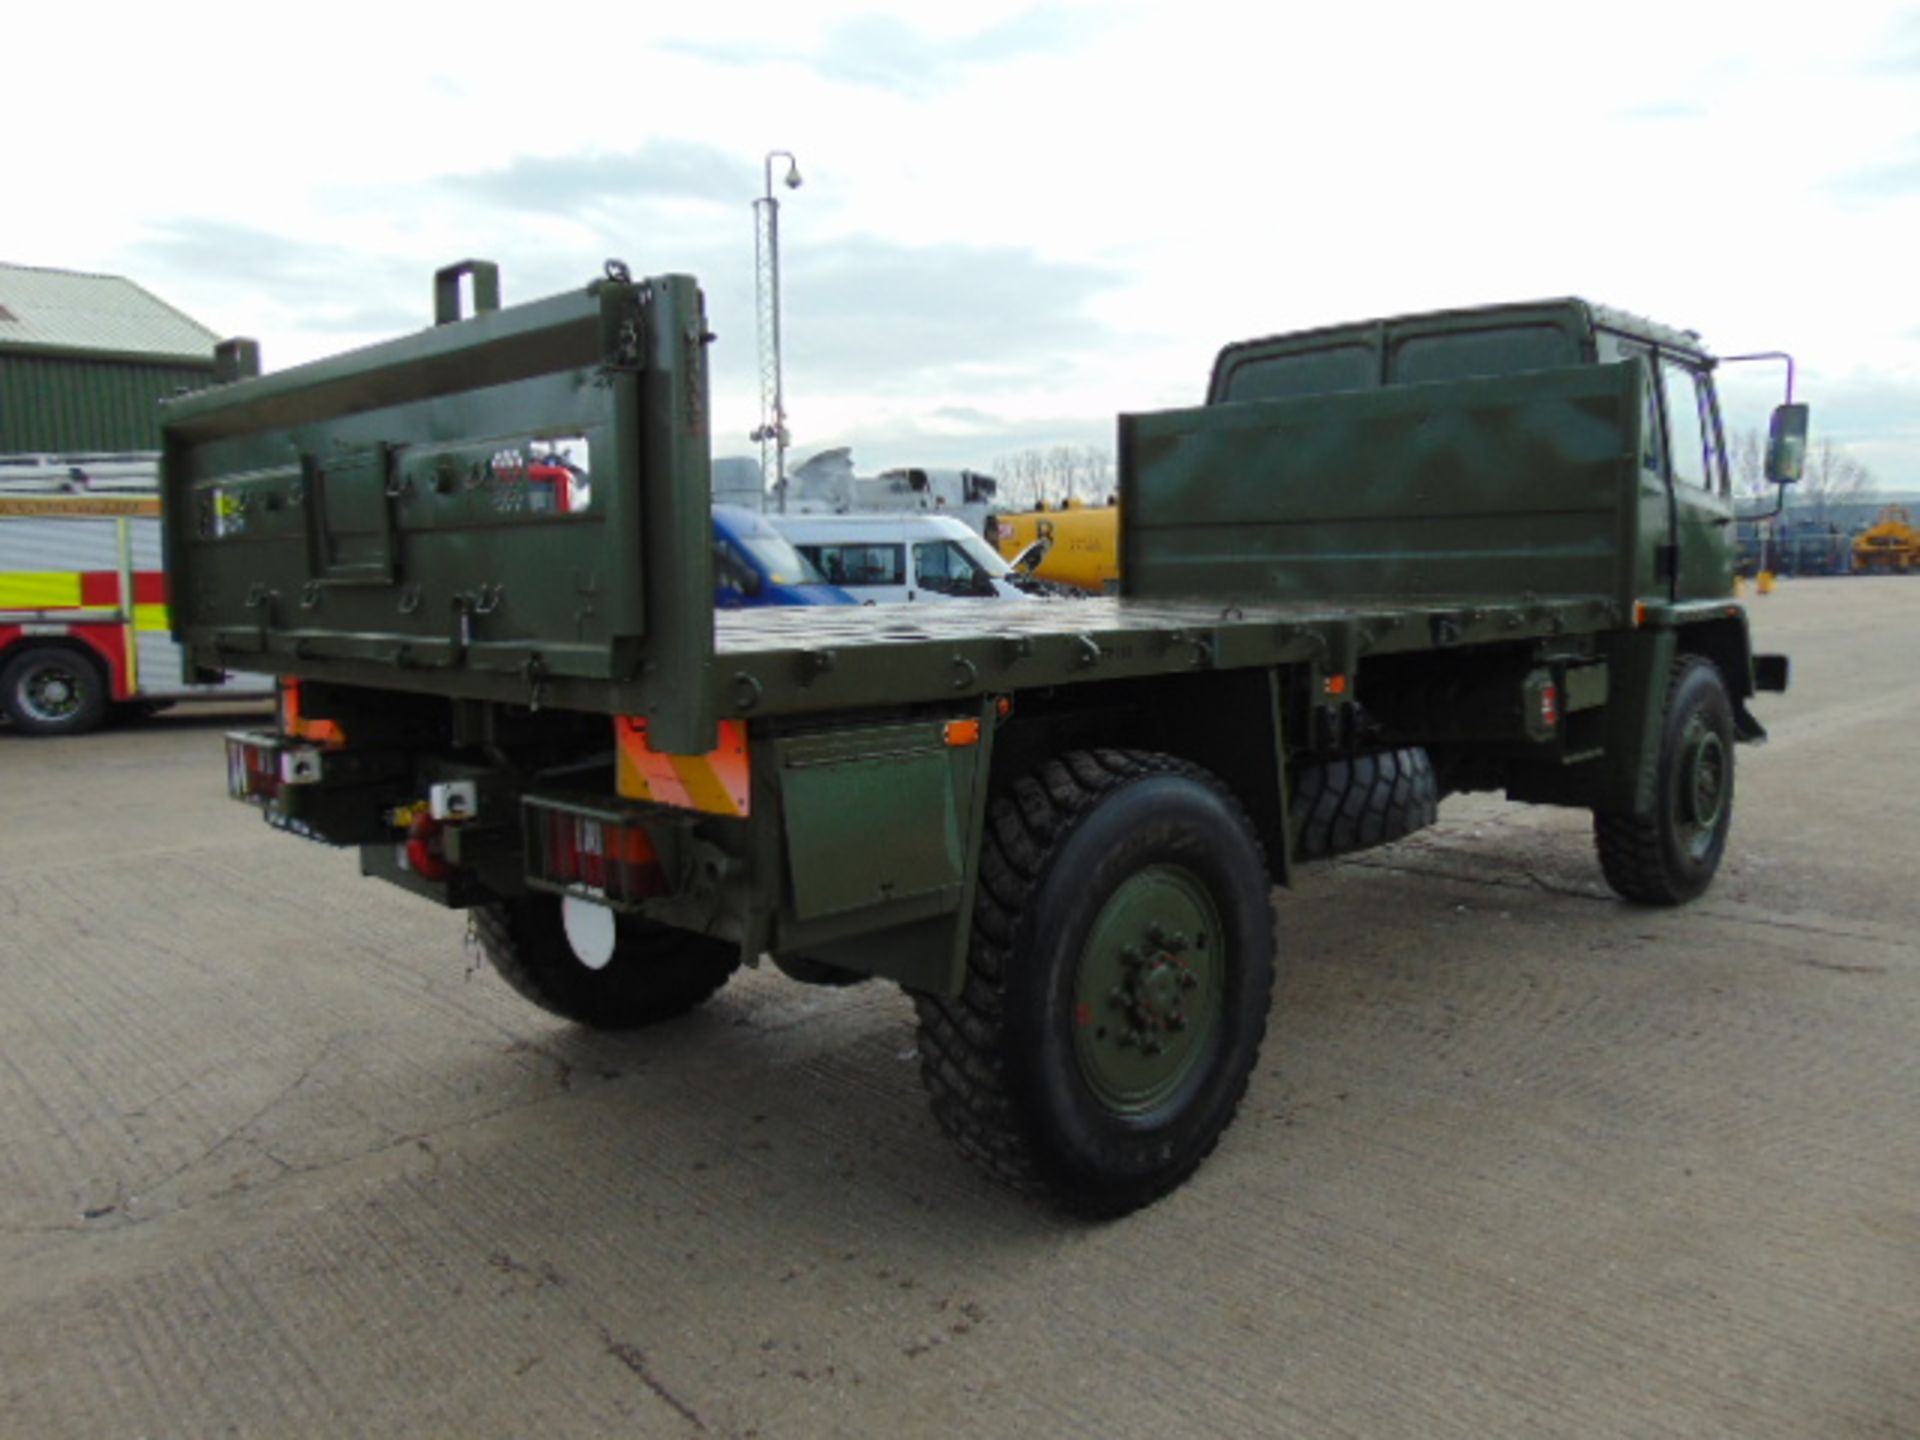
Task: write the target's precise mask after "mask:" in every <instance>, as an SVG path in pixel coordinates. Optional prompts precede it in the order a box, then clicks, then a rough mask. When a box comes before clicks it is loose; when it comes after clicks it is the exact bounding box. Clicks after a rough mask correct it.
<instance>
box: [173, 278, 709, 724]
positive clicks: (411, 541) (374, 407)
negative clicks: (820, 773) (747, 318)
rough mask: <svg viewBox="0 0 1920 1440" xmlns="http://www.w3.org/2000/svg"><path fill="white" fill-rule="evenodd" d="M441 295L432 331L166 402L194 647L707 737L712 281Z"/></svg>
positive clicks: (301, 669) (230, 665)
mask: <svg viewBox="0 0 1920 1440" xmlns="http://www.w3.org/2000/svg"><path fill="white" fill-rule="evenodd" d="M485 268H487V269H488V270H489V271H490V267H485ZM441 278H442V280H443V281H444V280H445V279H446V278H447V277H446V275H445V274H443V276H442V277H441ZM455 278H456V279H457V277H455ZM488 278H489V279H490V278H491V277H490V274H489V276H488ZM446 288H447V287H446V286H445V285H443V286H442V289H443V290H445V289H446ZM447 301H448V296H447V295H445V294H443V295H442V296H441V302H442V303H441V315H442V320H443V323H441V324H439V325H436V326H435V327H434V328H433V329H431V330H426V331H423V332H421V333H419V334H416V335H412V336H408V337H406V338H403V339H399V340H394V341H391V342H388V343H385V344H381V345H375V346H372V347H370V348H367V349H364V350H358V351H354V352H351V353H349V354H345V355H341V356H336V357H334V358H331V359H328V360H323V361H318V362H315V363H313V364H310V365H303V366H299V367H297V368H295V369H291V370H286V371H282V372H280V373H277V374H273V375H269V376H265V377H262V378H255V379H245V380H240V381H237V382H235V383H232V384H228V385H222V386H216V387H215V388H213V389H211V390H206V391H201V392H199V393H196V394H193V395H188V396H184V397H182V398H180V399H177V400H174V401H172V402H169V403H168V404H167V405H166V406H165V408H164V411H163V426H164V434H165V439H164V450H163V457H162V467H161V469H162V474H161V484H162V495H163V503H164V514H165V520H166V525H165V537H166V553H167V566H168V569H169V572H170V575H171V587H172V604H173V630H174V634H175V636H176V637H177V638H178V639H179V640H180V642H181V643H182V644H183V645H184V646H186V647H187V652H188V655H189V662H188V663H189V665H190V666H195V667H199V668H203V669H247V670H264V671H268V672H270V673H275V674H292V675H302V676H309V677H315V678H326V679H331V680H337V681H340V682H342V683H347V684H368V685H378V686H384V687H387V688H394V689H413V690H421V691H427V692H431V693H434V694H446V695H450V696H462V697H469V698H476V699H497V700H509V701H514V700H518V701H523V702H526V703H531V704H536V705H537V704H540V703H545V702H551V703H564V704H566V705H568V706H569V707H571V708H576V709H589V710H604V711H607V712H608V713H622V714H634V715H646V716H647V717H648V718H649V721H650V723H651V726H652V733H653V734H654V735H655V736H656V737H658V740H659V743H661V744H662V746H663V748H668V749H674V750H688V751H700V750H705V749H709V748H711V746H712V745H713V743H714V741H713V738H712V733H713V728H714V717H713V715H712V713H711V700H710V699H709V698H708V696H707V691H708V687H707V685H706V683H705V669H706V664H707V661H708V659H709V657H710V656H711V655H712V653H713V583H714V582H713V553H712V528H711V527H712V520H711V515H710V493H709V491H710V481H709V472H708V466H709V459H708V435H707V384H706V364H705V346H706V343H707V340H708V339H709V338H710V337H709V336H708V335H707V333H706V320H705V314H704V307H703V303H702V299H701V295H700V291H699V289H698V287H697V286H696V285H695V284H694V282H693V281H692V280H691V279H689V278H687V277H685V276H666V277H663V278H659V279H654V280H649V281H645V282H631V281H628V280H627V279H626V278H625V277H624V275H621V276H620V277H619V278H610V279H607V280H601V281H596V282H595V283H594V284H592V285H590V286H588V287H586V288H584V289H583V290H581V291H578V292H575V293H572V294H567V295H559V296H555V297H553V298H551V299H547V300H540V301H535V302H533V303H530V304H526V305H521V306H516V307H513V308H510V309H504V310H499V309H496V310H488V311H483V312H482V313H481V314H479V315H477V316H475V317H473V318H471V319H468V320H456V319H453V318H452V317H451V316H449V315H448V313H447V312H448V309H449V306H448V303H447Z"/></svg>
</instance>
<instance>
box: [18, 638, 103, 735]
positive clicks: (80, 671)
mask: <svg viewBox="0 0 1920 1440" xmlns="http://www.w3.org/2000/svg"><path fill="white" fill-rule="evenodd" d="M0 707H4V708H5V710H6V712H7V715H8V717H9V718H10V719H11V720H12V721H13V724H14V728H16V729H18V730H20V731H21V732H22V733H24V734H28V735H80V734H84V733H85V732H86V731H88V730H91V729H93V728H94V727H95V726H96V725H98V724H99V723H100V722H101V721H102V720H103V719H105V718H106V714H107V677H106V673H105V672H104V671H103V670H102V669H101V668H100V666H99V665H98V664H97V663H96V662H95V661H93V660H91V659H89V658H88V657H87V656H85V655H82V654H81V653H80V652H79V651H77V650H68V649H66V648H64V647H58V646H43V647H40V648H36V649H33V650H28V651H27V652H26V653H24V654H21V655H16V656H14V657H13V659H11V660H9V661H8V662H7V665H6V668H5V669H4V670H0Z"/></svg>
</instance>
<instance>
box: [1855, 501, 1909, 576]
mask: <svg viewBox="0 0 1920 1440" xmlns="http://www.w3.org/2000/svg"><path fill="white" fill-rule="evenodd" d="M1853 568H1854V569H1855V570H1856V571H1858V572H1859V573H1860V574H1862V575H1905V574H1908V573H1909V572H1911V571H1915V570H1920V530H1916V529H1914V526H1913V517H1912V516H1911V515H1909V514H1908V513H1907V509H1906V507H1905V506H1904V505H1889V506H1887V508H1886V509H1884V510H1882V511H1881V512H1880V518H1879V519H1878V520H1876V521H1874V522H1873V524H1872V525H1870V526H1868V527H1867V528H1866V529H1865V530H1862V531H1861V532H1860V533H1859V535H1857V536H1855V537H1854V541H1853Z"/></svg>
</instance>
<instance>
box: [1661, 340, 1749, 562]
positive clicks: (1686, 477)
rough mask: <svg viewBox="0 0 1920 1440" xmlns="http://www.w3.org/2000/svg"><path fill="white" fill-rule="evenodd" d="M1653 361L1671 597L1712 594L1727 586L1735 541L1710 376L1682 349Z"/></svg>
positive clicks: (1718, 414) (1724, 449) (1667, 352)
mask: <svg viewBox="0 0 1920 1440" xmlns="http://www.w3.org/2000/svg"><path fill="white" fill-rule="evenodd" d="M1655 368H1656V373H1657V374H1658V376H1659V384H1658V386H1657V388H1658V390H1659V392H1660V409H1661V414H1662V417H1663V421H1664V424H1665V428H1666V440H1667V443H1666V447H1665V448H1666V460H1667V487H1668V494H1669V495H1670V496H1671V504H1672V507H1673V508H1672V515H1673V543H1672V545H1671V546H1670V547H1669V549H1668V550H1667V552H1666V555H1665V556H1664V557H1663V558H1664V562H1665V564H1666V566H1667V568H1668V569H1669V571H1670V574H1671V579H1672V592H1671V593H1672V595H1673V598H1674V599H1675V600H1708V599H1719V598H1722V597H1724V596H1727V595H1731V594H1732V593H1733V564H1734V550H1735V546H1734V534H1733V497H1732V493H1731V490H1730V488H1729V485H1728V480H1727V463H1726V447H1725V445H1724V444H1723V443H1722V440H1721V433H1720V413H1719V409H1718V407H1717V406H1716V405H1715V403H1714V394H1713V382H1712V380H1711V379H1710V378H1709V377H1708V374H1707V370H1706V367H1705V366H1704V365H1702V364H1701V363H1700V362H1699V361H1697V360H1695V359H1694V358H1693V357H1691V356H1688V355H1682V354H1676V353H1674V352H1671V351H1664V350H1663V351H1661V352H1659V354H1658V356H1657V359H1656V362H1655Z"/></svg>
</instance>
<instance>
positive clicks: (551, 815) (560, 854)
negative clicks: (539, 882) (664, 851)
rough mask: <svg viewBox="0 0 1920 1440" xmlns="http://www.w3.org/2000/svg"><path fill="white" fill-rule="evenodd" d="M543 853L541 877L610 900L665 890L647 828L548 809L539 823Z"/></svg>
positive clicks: (664, 874)
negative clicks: (542, 834) (589, 891)
mask: <svg viewBox="0 0 1920 1440" xmlns="http://www.w3.org/2000/svg"><path fill="white" fill-rule="evenodd" d="M539 828H540V829H541V830H544V831H545V834H544V836H543V837H542V838H543V839H544V840H545V841H546V844H545V846H544V851H545V853H544V854H542V855H540V856H538V857H536V860H537V861H543V862H544V864H543V865H542V867H541V869H542V871H543V873H542V874H541V876H540V878H541V879H544V880H547V881H550V882H552V883H553V884H556V885H565V886H567V887H569V888H574V887H579V888H584V889H587V890H591V891H594V892H596V893H598V894H601V895H605V896H606V897H607V898H608V899H610V900H644V899H645V898H646V897H648V896H649V895H664V894H666V893H667V889H668V886H667V873H666V871H665V870H664V869H663V868H662V867H661V864H660V857H659V854H658V853H657V852H656V851H655V850H654V848H653V842H652V841H651V840H650V839H648V838H647V832H646V831H645V830H642V829H641V828H639V827H638V826H635V825H616V824H614V823H612V822H611V821H607V820H598V819H595V818H593V817H591V816H587V815H573V814H569V813H567V812H566V811H562V810H550V811H548V812H547V813H546V815H545V816H543V817H542V823H541V825H540V826H539Z"/></svg>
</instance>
